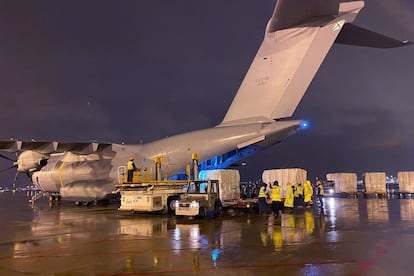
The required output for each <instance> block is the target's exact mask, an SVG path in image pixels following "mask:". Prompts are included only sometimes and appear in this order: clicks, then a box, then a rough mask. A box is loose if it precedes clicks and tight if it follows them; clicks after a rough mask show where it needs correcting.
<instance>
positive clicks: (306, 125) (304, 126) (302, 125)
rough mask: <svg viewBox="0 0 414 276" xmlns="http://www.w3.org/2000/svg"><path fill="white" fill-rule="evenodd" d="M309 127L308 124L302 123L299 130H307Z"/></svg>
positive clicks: (306, 122)
mask: <svg viewBox="0 0 414 276" xmlns="http://www.w3.org/2000/svg"><path fill="white" fill-rule="evenodd" d="M309 127H310V124H309V122H308V121H302V122H301V123H300V128H302V129H307V128H309Z"/></svg>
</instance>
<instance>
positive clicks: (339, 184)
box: [326, 173, 357, 194]
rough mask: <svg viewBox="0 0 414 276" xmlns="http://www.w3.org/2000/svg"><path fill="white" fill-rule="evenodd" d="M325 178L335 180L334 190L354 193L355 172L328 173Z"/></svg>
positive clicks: (355, 183) (355, 185) (337, 192)
mask: <svg viewBox="0 0 414 276" xmlns="http://www.w3.org/2000/svg"><path fill="white" fill-rule="evenodd" d="M326 180H329V181H333V182H335V185H334V190H335V193H336V194H339V193H347V194H351V193H355V192H356V187H357V175H356V173H328V174H327V175H326Z"/></svg>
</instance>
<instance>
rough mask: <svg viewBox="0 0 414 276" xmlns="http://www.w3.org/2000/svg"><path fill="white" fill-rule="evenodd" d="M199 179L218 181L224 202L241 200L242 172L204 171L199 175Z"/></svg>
mask: <svg viewBox="0 0 414 276" xmlns="http://www.w3.org/2000/svg"><path fill="white" fill-rule="evenodd" d="M198 178H199V179H202V180H207V179H214V180H218V181H219V185H220V189H219V194H220V198H221V199H222V200H232V199H237V198H240V172H239V171H238V170H224V169H223V170H203V171H200V172H199V173H198Z"/></svg>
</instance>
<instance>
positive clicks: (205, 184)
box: [175, 171, 257, 218]
mask: <svg viewBox="0 0 414 276" xmlns="http://www.w3.org/2000/svg"><path fill="white" fill-rule="evenodd" d="M211 172H212V173H211V174H210V175H216V176H217V172H214V171H211ZM221 173H222V176H220V175H218V176H219V177H218V178H220V179H222V180H223V181H220V180H211V179H208V180H204V181H198V182H191V183H189V185H188V187H187V191H186V193H185V194H184V195H181V196H180V199H179V200H177V201H175V215H176V216H187V217H199V218H203V217H205V216H206V215H210V216H218V215H219V214H220V213H221V212H222V211H223V210H225V209H239V210H240V209H241V210H243V211H249V210H251V209H252V208H254V207H255V206H256V205H257V201H255V200H243V199H241V198H240V196H237V193H236V194H235V193H233V191H235V190H237V189H238V195H240V188H239V183H238V182H237V181H226V177H224V175H225V174H229V173H230V174H232V171H227V172H225V171H221ZM237 173H238V172H237Z"/></svg>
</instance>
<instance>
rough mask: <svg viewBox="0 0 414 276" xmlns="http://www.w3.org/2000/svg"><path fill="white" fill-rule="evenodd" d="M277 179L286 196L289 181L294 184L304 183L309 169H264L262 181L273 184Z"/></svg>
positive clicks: (283, 195)
mask: <svg viewBox="0 0 414 276" xmlns="http://www.w3.org/2000/svg"><path fill="white" fill-rule="evenodd" d="M275 180H277V181H278V182H279V187H280V190H281V193H282V197H283V198H284V197H285V195H286V189H287V185H286V184H287V183H288V182H290V183H292V184H293V185H295V186H296V185H297V184H298V183H301V184H302V185H303V184H304V183H305V181H306V180H307V171H306V170H304V169H300V168H288V169H271V170H264V171H263V174H262V181H263V182H264V183H266V184H268V185H269V184H273V182H274V181H275Z"/></svg>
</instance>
